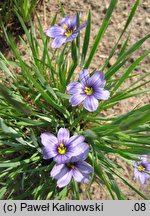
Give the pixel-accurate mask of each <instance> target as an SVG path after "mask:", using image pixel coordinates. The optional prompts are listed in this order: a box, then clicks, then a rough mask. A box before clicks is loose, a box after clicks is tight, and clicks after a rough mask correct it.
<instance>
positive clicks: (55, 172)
mask: <svg viewBox="0 0 150 216" xmlns="http://www.w3.org/2000/svg"><path fill="white" fill-rule="evenodd" d="M68 171H69V169H68V168H67V166H65V164H56V165H55V166H54V167H53V169H52V170H51V172H50V176H51V177H52V178H54V179H56V180H58V179H60V178H61V177H63V176H64V175H65V174H66V173H67V172H68Z"/></svg>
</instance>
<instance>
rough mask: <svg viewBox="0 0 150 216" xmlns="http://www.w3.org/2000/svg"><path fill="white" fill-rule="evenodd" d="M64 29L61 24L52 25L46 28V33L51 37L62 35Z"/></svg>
mask: <svg viewBox="0 0 150 216" xmlns="http://www.w3.org/2000/svg"><path fill="white" fill-rule="evenodd" d="M64 32H65V30H64V29H63V28H62V27H61V26H52V27H50V28H48V29H47V31H46V35H47V36H49V37H52V38H55V37H58V36H61V35H63V34H64Z"/></svg>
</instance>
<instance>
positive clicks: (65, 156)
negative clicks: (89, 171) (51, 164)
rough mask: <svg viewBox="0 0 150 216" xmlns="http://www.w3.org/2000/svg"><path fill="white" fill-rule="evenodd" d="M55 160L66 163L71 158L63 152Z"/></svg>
mask: <svg viewBox="0 0 150 216" xmlns="http://www.w3.org/2000/svg"><path fill="white" fill-rule="evenodd" d="M53 160H54V161H55V162H56V163H58V164H64V163H68V162H69V160H70V157H68V156H67V155H66V154H64V155H61V154H57V155H56V156H55V157H54V158H53Z"/></svg>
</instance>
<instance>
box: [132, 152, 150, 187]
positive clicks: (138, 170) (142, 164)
mask: <svg viewBox="0 0 150 216" xmlns="http://www.w3.org/2000/svg"><path fill="white" fill-rule="evenodd" d="M138 158H139V159H141V161H134V165H135V166H136V167H135V168H134V177H135V178H136V179H139V180H140V181H141V183H142V184H146V183H147V179H149V178H150V174H147V173H146V172H150V162H147V156H146V155H143V156H139V157H138ZM145 171H146V172H145Z"/></svg>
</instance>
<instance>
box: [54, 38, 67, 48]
mask: <svg viewBox="0 0 150 216" xmlns="http://www.w3.org/2000/svg"><path fill="white" fill-rule="evenodd" d="M65 41H66V36H57V37H56V38H55V39H54V41H53V43H52V45H51V47H52V48H53V49H55V48H58V47H60V46H61V45H62V44H63V43H64V42H65Z"/></svg>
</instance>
